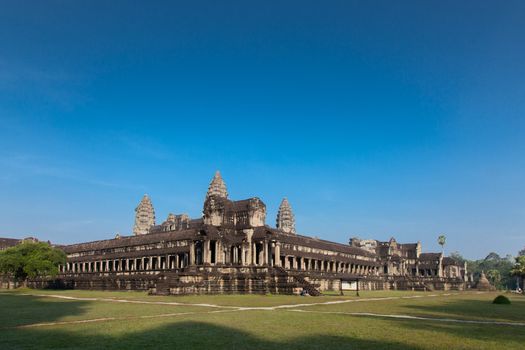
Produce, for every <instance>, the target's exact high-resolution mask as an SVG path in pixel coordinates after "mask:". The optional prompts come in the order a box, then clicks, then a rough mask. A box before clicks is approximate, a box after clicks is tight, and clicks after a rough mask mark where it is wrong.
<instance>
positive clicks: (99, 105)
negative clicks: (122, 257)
mask: <svg viewBox="0 0 525 350" xmlns="http://www.w3.org/2000/svg"><path fill="white" fill-rule="evenodd" d="M190 4H191V5H190ZM524 26H525V2H523V1H503V2H501V1H460V2H458V1H399V2H395V3H394V2H391V1H360V2H353V1H324V2H319V1H315V2H310V1H304V0H303V1H296V2H287V1H279V2H270V1H209V2H207V1H192V2H185V4H182V3H180V4H178V3H177V2H175V1H166V2H158V1H143V2H135V1H111V2H109V1H98V2H97V1H46V2H40V1H32V2H26V1H19V0H17V1H1V11H0V122H1V124H0V193H1V196H0V236H2V237H24V236H28V235H35V236H37V237H39V238H41V239H44V240H48V239H49V240H51V241H53V242H56V243H72V242H82V241H89V240H97V239H104V238H111V237H113V236H114V235H115V233H116V232H120V233H121V234H129V233H130V232H131V229H132V225H133V217H134V211H133V210H134V208H135V206H136V205H137V203H138V202H139V200H140V198H141V196H142V195H143V194H144V193H148V194H149V195H150V196H151V197H152V200H153V203H154V205H155V208H156V212H157V221H158V222H161V221H163V220H164V219H165V217H166V216H167V215H168V213H169V212H174V213H182V212H185V213H188V214H190V215H191V216H192V217H199V216H200V215H201V209H202V203H203V199H204V196H205V193H206V190H207V186H208V184H209V181H210V179H211V177H212V176H213V173H214V171H215V170H217V169H219V170H221V172H222V174H223V177H224V179H225V181H226V183H227V186H228V190H229V192H230V195H231V197H232V198H233V199H244V198H248V197H251V196H259V197H260V198H261V199H262V200H263V201H264V202H265V203H266V205H267V209H268V217H267V223H269V224H271V225H274V224H275V215H276V210H277V207H278V205H279V202H280V200H281V198H282V197H283V196H287V197H288V198H289V200H290V202H291V204H292V206H293V209H294V211H295V214H296V221H297V229H298V231H299V232H300V233H302V234H306V235H316V236H319V237H322V238H326V239H330V240H334V241H338V242H347V240H348V238H349V237H351V236H360V237H362V238H376V239H381V240H387V239H389V238H390V237H391V236H395V237H396V238H397V239H398V241H401V242H414V241H417V240H421V241H422V243H423V249H424V250H425V251H432V250H434V251H436V250H438V249H439V247H438V245H437V242H436V239H437V236H438V235H439V234H441V233H444V234H446V235H447V237H448V245H447V247H446V250H447V251H449V252H450V251H453V250H459V251H460V252H461V253H463V254H464V255H465V256H467V257H470V258H478V257H484V256H485V255H486V254H487V253H489V252H490V251H496V252H498V253H500V254H507V253H511V254H516V253H517V251H518V250H519V249H520V248H522V247H523V246H525V107H524V103H525V27H524Z"/></svg>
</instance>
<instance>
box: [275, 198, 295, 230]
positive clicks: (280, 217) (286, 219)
mask: <svg viewBox="0 0 525 350" xmlns="http://www.w3.org/2000/svg"><path fill="white" fill-rule="evenodd" d="M276 225H277V228H278V229H279V230H281V231H284V232H286V233H295V217H294V215H293V212H292V207H291V206H290V203H288V199H286V198H283V201H282V202H281V205H280V206H279V212H278V213H277V223H276Z"/></svg>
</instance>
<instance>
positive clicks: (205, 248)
mask: <svg viewBox="0 0 525 350" xmlns="http://www.w3.org/2000/svg"><path fill="white" fill-rule="evenodd" d="M202 250H203V252H202V264H203V265H206V264H209V263H210V259H209V256H208V255H209V253H210V240H209V239H207V240H205V241H204V242H203V245H202Z"/></svg>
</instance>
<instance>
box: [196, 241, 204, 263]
mask: <svg viewBox="0 0 525 350" xmlns="http://www.w3.org/2000/svg"><path fill="white" fill-rule="evenodd" d="M203 246H204V244H203V243H202V241H197V242H195V264H196V265H202V264H203V263H204V254H203V250H204V249H203Z"/></svg>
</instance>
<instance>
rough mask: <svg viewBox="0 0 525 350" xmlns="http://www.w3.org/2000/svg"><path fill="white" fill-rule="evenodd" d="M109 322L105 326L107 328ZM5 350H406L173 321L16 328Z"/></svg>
mask: <svg viewBox="0 0 525 350" xmlns="http://www.w3.org/2000/svg"><path fill="white" fill-rule="evenodd" d="M111 324H112V323H111V322H108V323H107V327H108V329H110V327H111ZM2 342H3V344H4V345H5V346H6V348H8V349H21V348H31V347H32V344H34V345H36V344H38V345H37V347H38V348H39V349H64V348H71V349H79V348H82V349H264V350H268V349H279V350H283V349H406V350H415V349H420V348H418V347H412V346H407V345H406V344H403V343H398V342H388V341H375V340H364V339H356V338H352V337H345V336H308V337H301V338H296V339H291V340H288V341H270V340H267V339H261V338H258V337H255V336H254V335H252V334H249V333H246V332H243V331H239V330H237V329H233V328H229V327H224V326H218V325H215V324H210V323H205V322H194V321H191V322H188V321H186V322H176V323H171V324H169V325H164V326H162V327H157V328H154V329H149V330H146V331H140V332H128V333H126V334H125V335H120V336H108V335H106V334H100V333H96V334H93V333H92V334H85V333H82V332H80V331H73V332H67V331H63V330H57V329H17V330H14V331H12V332H10V333H9V334H8V335H6V336H3V339H2Z"/></svg>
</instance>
